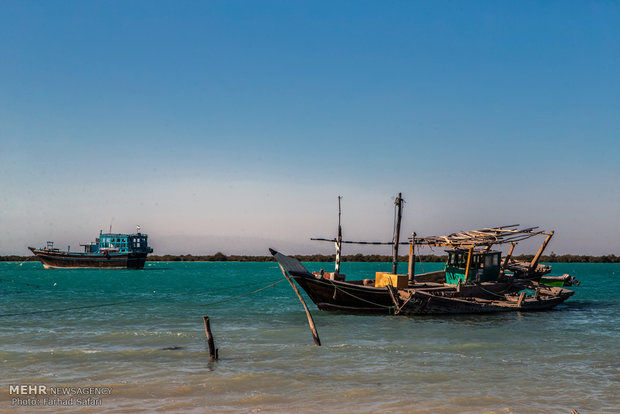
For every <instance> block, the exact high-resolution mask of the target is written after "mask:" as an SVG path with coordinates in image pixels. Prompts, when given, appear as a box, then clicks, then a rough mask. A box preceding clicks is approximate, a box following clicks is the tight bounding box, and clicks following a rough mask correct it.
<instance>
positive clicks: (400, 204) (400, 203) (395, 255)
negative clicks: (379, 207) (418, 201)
mask: <svg viewBox="0 0 620 414" xmlns="http://www.w3.org/2000/svg"><path fill="white" fill-rule="evenodd" d="M394 204H395V205H396V229H395V230H394V244H393V245H392V253H393V255H392V273H394V274H396V273H397V271H398V243H399V242H400V221H401V219H402V217H403V209H402V207H403V197H402V193H398V197H396V200H395V201H394Z"/></svg>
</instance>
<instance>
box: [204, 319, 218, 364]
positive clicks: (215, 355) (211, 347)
mask: <svg viewBox="0 0 620 414" xmlns="http://www.w3.org/2000/svg"><path fill="white" fill-rule="evenodd" d="M202 320H203V321H204V323H205V335H206V336H207V344H208V345H209V359H211V361H217V359H218V352H217V351H218V350H217V349H215V344H214V343H213V335H212V334H211V323H209V317H208V316H203V317H202Z"/></svg>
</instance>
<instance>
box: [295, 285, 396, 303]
mask: <svg viewBox="0 0 620 414" xmlns="http://www.w3.org/2000/svg"><path fill="white" fill-rule="evenodd" d="M293 278H294V277H293ZM317 282H318V283H321V284H324V285H327V286H333V287H334V289H336V290H337V291H340V292H343V293H346V294H347V295H349V296H351V297H353V298H355V299H357V300H361V301H362V302H366V303H370V304H371V305H375V306H379V307H381V308H387V309H390V308H392V307H393V306H387V305H382V304H380V303H375V302H372V301H370V300H367V299H364V298H360V297H358V296H355V295H354V294H352V293H350V292H347V291H346V290H343V289H341V288H339V287H338V286H336V284H335V283H334V282H330V283H327V282H324V281H323V280H317Z"/></svg>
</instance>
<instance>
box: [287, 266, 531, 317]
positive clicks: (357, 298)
mask: <svg viewBox="0 0 620 414" xmlns="http://www.w3.org/2000/svg"><path fill="white" fill-rule="evenodd" d="M292 277H293V278H294V279H295V281H296V282H297V283H298V284H299V286H301V288H302V289H303V290H304V291H305V292H306V293H307V294H308V296H309V297H310V299H311V300H312V301H313V302H314V304H315V305H316V306H317V308H319V309H320V310H324V311H340V312H348V313H374V314H394V313H396V312H397V309H398V307H397V306H396V302H395V294H394V293H392V294H391V293H390V291H389V289H388V288H377V287H373V286H364V285H362V284H361V283H360V284H356V283H351V282H341V281H336V280H330V279H323V278H319V277H316V276H310V275H300V274H297V275H295V276H292ZM521 282H523V283H527V281H521ZM411 287H417V288H418V289H421V290H424V291H425V292H433V294H434V295H439V296H443V295H446V296H450V295H454V294H455V293H456V292H457V287H456V286H449V285H447V286H446V285H444V286H434V287H431V286H428V285H425V284H421V285H413V286H411ZM523 287H524V286H523V284H521V283H519V282H516V283H515V282H514V281H510V282H493V283H482V284H479V285H464V286H461V287H460V288H459V295H461V296H465V297H477V298H481V299H486V300H490V299H493V298H495V297H497V296H498V295H502V296H503V295H504V294H505V293H514V292H518V291H519V290H521V289H523ZM396 295H397V294H396ZM442 313H443V312H442ZM456 313H460V312H456Z"/></svg>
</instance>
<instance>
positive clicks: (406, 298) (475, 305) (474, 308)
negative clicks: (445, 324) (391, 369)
mask: <svg viewBox="0 0 620 414" xmlns="http://www.w3.org/2000/svg"><path fill="white" fill-rule="evenodd" d="M574 293H575V292H573V291H572V290H568V289H561V288H546V289H545V293H542V294H541V296H540V297H537V298H534V297H527V298H524V299H523V300H522V301H519V299H518V298H517V296H516V295H512V296H513V297H512V298H511V299H509V298H503V299H499V298H498V299H496V300H492V299H481V298H477V297H471V296H469V297H467V296H458V295H455V296H441V295H435V294H433V293H432V292H425V291H419V290H415V289H412V290H409V291H404V292H401V293H400V295H399V296H400V300H401V306H400V307H399V308H398V313H399V314H402V315H438V314H466V313H496V312H515V311H518V312H528V311H542V310H549V309H552V308H553V307H555V306H557V305H559V304H560V303H562V302H564V301H565V300H566V299H568V298H569V297H571V296H572V295H573V294H574Z"/></svg>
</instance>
